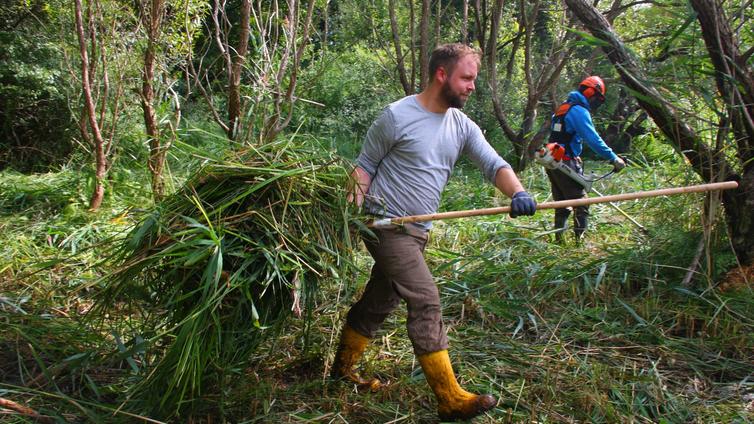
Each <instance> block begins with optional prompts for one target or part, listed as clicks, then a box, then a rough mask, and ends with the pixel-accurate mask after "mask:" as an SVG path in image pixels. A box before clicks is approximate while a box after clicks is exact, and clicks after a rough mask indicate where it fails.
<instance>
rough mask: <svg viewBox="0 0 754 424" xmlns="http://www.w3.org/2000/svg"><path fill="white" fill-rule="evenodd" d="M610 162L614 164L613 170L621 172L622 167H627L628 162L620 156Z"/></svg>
mask: <svg viewBox="0 0 754 424" xmlns="http://www.w3.org/2000/svg"><path fill="white" fill-rule="evenodd" d="M610 163H612V164H613V172H620V170H621V169H623V168H625V167H626V162H625V161H624V160H623V159H621V158H620V156H618V157H617V158H615V160H613V161H612V162H610Z"/></svg>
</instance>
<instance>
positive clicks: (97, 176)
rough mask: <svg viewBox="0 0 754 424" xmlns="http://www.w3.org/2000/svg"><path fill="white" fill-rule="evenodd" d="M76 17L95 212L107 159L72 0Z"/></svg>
mask: <svg viewBox="0 0 754 424" xmlns="http://www.w3.org/2000/svg"><path fill="white" fill-rule="evenodd" d="M74 7H75V15H76V35H77V36H78V40H79V54H80V55H81V87H82V90H83V92H84V107H85V109H86V111H85V112H84V111H82V113H86V114H87V118H88V119H89V127H90V129H91V131H92V136H93V140H92V141H93V143H94V160H95V168H94V190H93V191H92V197H91V198H90V200H89V209H90V210H92V211H96V210H97V209H99V207H100V206H101V205H102V199H103V198H104V197H105V185H104V183H105V174H106V172H107V158H106V157H105V142H104V140H103V139H102V133H101V132H100V128H99V124H98V123H97V114H96V111H95V106H94V100H93V99H92V87H91V82H90V81H89V72H90V67H89V55H88V53H87V49H86V47H87V46H86V36H85V35H84V22H83V21H84V19H83V18H82V14H81V0H74Z"/></svg>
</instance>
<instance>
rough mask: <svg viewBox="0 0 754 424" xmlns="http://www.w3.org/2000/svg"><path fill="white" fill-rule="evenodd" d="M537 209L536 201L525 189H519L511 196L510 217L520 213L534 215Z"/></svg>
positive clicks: (517, 215) (515, 216)
mask: <svg viewBox="0 0 754 424" xmlns="http://www.w3.org/2000/svg"><path fill="white" fill-rule="evenodd" d="M536 210H537V202H535V201H534V199H533V198H532V197H531V196H529V193H527V192H525V191H519V192H518V193H516V194H514V195H513V197H511V211H510V216H511V218H517V217H519V216H521V215H534V212H536Z"/></svg>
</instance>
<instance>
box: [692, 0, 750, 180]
mask: <svg viewBox="0 0 754 424" xmlns="http://www.w3.org/2000/svg"><path fill="white" fill-rule="evenodd" d="M691 6H692V7H693V8H694V10H695V11H696V17H697V19H698V20H699V24H700V26H701V28H702V37H703V38H704V44H705V45H706V46H707V51H708V52H709V56H710V59H711V60H712V64H713V65H714V67H715V71H716V72H715V82H716V83H717V90H718V94H719V95H720V97H722V98H723V100H725V103H726V105H728V110H729V113H730V117H731V123H732V127H733V133H734V134H735V138H736V140H737V141H738V151H739V153H740V154H741V160H742V162H743V163H744V166H745V167H748V168H754V160H752V159H754V71H752V67H751V66H750V65H748V64H747V58H746V57H745V56H743V55H742V54H741V52H740V50H739V48H738V43H737V41H736V40H735V37H734V36H733V33H732V32H731V30H730V26H729V25H728V22H727V21H726V20H725V14H724V11H723V8H722V5H721V4H720V3H719V2H718V1H717V0H691Z"/></svg>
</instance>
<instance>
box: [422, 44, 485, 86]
mask: <svg viewBox="0 0 754 424" xmlns="http://www.w3.org/2000/svg"><path fill="white" fill-rule="evenodd" d="M468 55H473V56H474V58H475V59H476V63H477V66H481V64H482V59H481V58H482V54H481V53H480V52H479V50H477V49H475V48H473V47H471V46H467V45H466V44H463V43H450V44H441V45H439V46H437V47H435V49H434V50H432V55H431V56H430V57H429V80H430V81H432V80H433V79H434V78H435V73H436V72H437V70H438V69H439V68H440V67H442V68H445V72H447V73H448V75H450V74H452V73H453V68H455V66H456V63H458V61H459V60H461V59H462V58H464V57H466V56H468Z"/></svg>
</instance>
